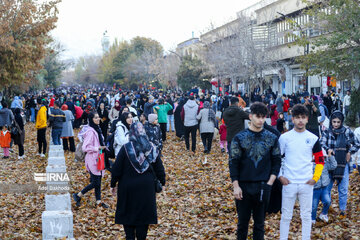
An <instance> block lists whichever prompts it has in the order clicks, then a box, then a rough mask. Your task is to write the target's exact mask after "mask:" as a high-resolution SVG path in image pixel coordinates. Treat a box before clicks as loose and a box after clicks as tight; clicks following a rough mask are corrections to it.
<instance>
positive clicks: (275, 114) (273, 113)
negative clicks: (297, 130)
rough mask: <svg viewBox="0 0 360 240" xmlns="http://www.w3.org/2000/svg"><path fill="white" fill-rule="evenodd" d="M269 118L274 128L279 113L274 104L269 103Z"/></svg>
mask: <svg viewBox="0 0 360 240" xmlns="http://www.w3.org/2000/svg"><path fill="white" fill-rule="evenodd" d="M270 118H271V126H272V127H274V128H276V122H277V120H278V118H279V113H278V111H277V110H276V105H275V104H273V105H271V111H270Z"/></svg>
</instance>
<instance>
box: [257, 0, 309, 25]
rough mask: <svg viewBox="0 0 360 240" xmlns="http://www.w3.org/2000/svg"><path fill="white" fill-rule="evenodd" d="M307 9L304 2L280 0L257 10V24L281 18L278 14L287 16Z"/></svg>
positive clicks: (299, 0)
mask: <svg viewBox="0 0 360 240" xmlns="http://www.w3.org/2000/svg"><path fill="white" fill-rule="evenodd" d="M305 7H306V4H305V3H304V2H303V1H302V0H278V1H276V2H273V3H271V4H269V5H267V6H265V7H263V8H260V9H258V10H256V14H257V24H259V25H261V24H264V23H267V22H271V21H273V20H274V19H276V18H279V17H281V15H280V14H278V12H280V13H282V14H284V15H287V14H290V13H293V12H296V11H298V10H301V9H303V8H305Z"/></svg>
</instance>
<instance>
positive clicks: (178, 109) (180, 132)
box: [174, 98, 186, 138]
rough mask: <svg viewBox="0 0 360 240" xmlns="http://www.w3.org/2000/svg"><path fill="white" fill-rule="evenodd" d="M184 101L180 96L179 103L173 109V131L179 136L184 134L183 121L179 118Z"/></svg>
mask: <svg viewBox="0 0 360 240" xmlns="http://www.w3.org/2000/svg"><path fill="white" fill-rule="evenodd" d="M185 102H186V101H185V99H183V98H180V100H179V103H178V105H177V107H176V109H175V111H174V121H175V133H176V136H177V137H179V138H184V135H185V127H184V123H183V121H182V120H181V110H182V108H183V107H184V105H185Z"/></svg>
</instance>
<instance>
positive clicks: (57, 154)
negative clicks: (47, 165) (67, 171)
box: [49, 149, 64, 158]
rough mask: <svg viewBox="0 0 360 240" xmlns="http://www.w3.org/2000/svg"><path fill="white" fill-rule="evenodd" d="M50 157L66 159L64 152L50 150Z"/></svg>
mask: <svg viewBox="0 0 360 240" xmlns="http://www.w3.org/2000/svg"><path fill="white" fill-rule="evenodd" d="M50 157H64V150H62V149H61V150H50V151H49V158H50Z"/></svg>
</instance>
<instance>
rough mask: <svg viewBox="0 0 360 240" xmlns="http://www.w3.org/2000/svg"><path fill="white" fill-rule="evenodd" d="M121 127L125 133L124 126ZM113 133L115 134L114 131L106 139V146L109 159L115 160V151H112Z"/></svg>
mask: <svg viewBox="0 0 360 240" xmlns="http://www.w3.org/2000/svg"><path fill="white" fill-rule="evenodd" d="M121 127H122V128H123V130H124V132H125V127H124V126H121ZM115 133H116V129H115V131H113V132H112V133H111V134H110V136H108V137H107V139H106V146H107V148H108V149H109V152H108V157H109V158H116V156H115V149H114V141H115Z"/></svg>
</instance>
